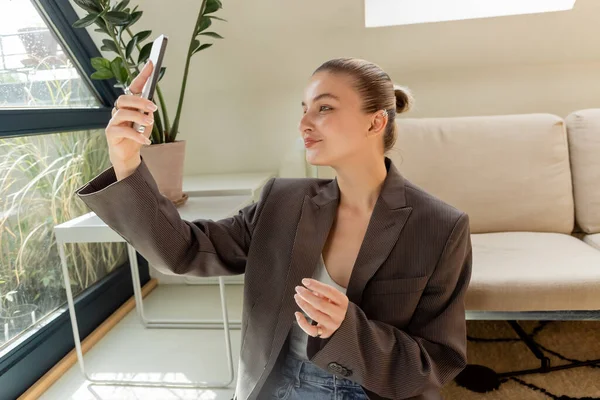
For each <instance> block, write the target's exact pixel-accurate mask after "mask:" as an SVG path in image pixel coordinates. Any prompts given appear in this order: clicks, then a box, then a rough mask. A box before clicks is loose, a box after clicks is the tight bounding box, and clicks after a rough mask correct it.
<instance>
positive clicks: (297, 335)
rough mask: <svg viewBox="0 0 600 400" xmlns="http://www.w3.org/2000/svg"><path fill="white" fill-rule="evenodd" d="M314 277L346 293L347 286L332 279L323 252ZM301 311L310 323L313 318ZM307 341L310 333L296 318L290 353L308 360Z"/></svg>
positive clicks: (292, 329) (290, 335)
mask: <svg viewBox="0 0 600 400" xmlns="http://www.w3.org/2000/svg"><path fill="white" fill-rule="evenodd" d="M312 278H313V279H315V280H317V281H319V282H323V283H326V284H328V285H331V286H333V287H334V288H336V289H337V290H339V291H340V292H342V293H344V294H346V288H345V287H343V286H340V285H338V284H337V283H336V282H335V281H334V280H333V279H331V276H330V275H329V273H328V272H327V268H325V261H324V260H323V255H322V254H321V258H320V260H319V264H318V265H317V268H316V270H315V273H314V274H313V276H312ZM300 312H302V314H304V316H305V317H306V319H307V320H308V322H309V323H311V322H312V319H310V317H309V316H308V315H306V313H304V312H303V311H302V310H300ZM307 342H308V334H307V333H306V332H304V331H303V330H302V328H300V325H298V322H297V321H296V319H295V318H294V321H293V323H292V328H291V329H290V332H289V343H290V345H289V352H290V354H292V355H293V356H294V357H296V358H299V359H302V360H307V359H308V357H307V355H306V344H307Z"/></svg>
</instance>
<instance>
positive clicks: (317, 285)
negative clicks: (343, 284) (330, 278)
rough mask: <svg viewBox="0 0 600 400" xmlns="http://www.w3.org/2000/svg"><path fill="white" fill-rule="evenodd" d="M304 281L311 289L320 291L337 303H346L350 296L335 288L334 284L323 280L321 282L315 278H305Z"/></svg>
mask: <svg viewBox="0 0 600 400" xmlns="http://www.w3.org/2000/svg"><path fill="white" fill-rule="evenodd" d="M302 283H303V284H304V285H305V286H306V287H307V288H309V289H310V290H312V291H314V292H316V293H319V294H321V295H323V296H325V297H329V298H330V299H331V300H332V301H333V302H334V303H335V304H339V305H346V304H347V302H348V298H347V297H346V295H344V294H343V293H342V292H340V291H339V290H337V289H336V288H334V287H333V286H330V285H327V284H325V283H323V282H319V281H317V280H315V279H311V278H304V279H302Z"/></svg>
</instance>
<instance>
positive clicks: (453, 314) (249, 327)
mask: <svg viewBox="0 0 600 400" xmlns="http://www.w3.org/2000/svg"><path fill="white" fill-rule="evenodd" d="M385 163H386V167H387V169H388V173H387V177H386V179H385V182H384V184H383V186H382V190H381V193H380V196H379V198H378V200H377V203H376V205H375V208H374V210H373V214H372V217H371V220H370V223H369V226H368V229H367V232H366V235H365V238H364V241H363V243H362V247H361V248H360V251H359V254H358V258H357V260H356V264H355V266H354V268H353V270H352V275H351V278H350V282H349V285H348V288H347V293H346V295H347V296H348V298H349V300H350V304H349V306H348V311H347V314H346V318H345V320H344V321H343V323H342V325H341V326H340V327H339V329H338V330H337V331H336V332H335V333H334V334H333V335H332V336H331V337H330V338H328V339H319V338H314V337H309V340H308V345H307V354H308V356H309V358H310V360H311V361H312V362H313V363H315V364H316V365H318V366H319V367H321V368H322V369H324V370H327V371H329V372H331V373H332V374H336V375H338V376H339V377H343V378H347V379H350V380H352V381H355V382H357V383H359V384H360V385H361V386H362V387H363V389H364V390H365V392H366V393H367V395H368V397H369V398H370V399H420V400H425V399H427V400H432V399H441V395H440V392H439V389H440V388H441V387H442V386H443V385H445V384H446V383H447V382H449V381H450V380H451V379H453V378H454V377H455V376H456V375H457V374H458V373H459V372H460V371H461V370H462V369H463V368H464V367H465V365H466V322H465V309H464V298H465V292H466V290H467V286H468V284H469V281H470V276H471V259H472V255H471V254H472V253H471V241H470V234H469V233H470V232H469V219H468V216H467V214H465V213H463V212H461V211H459V210H457V209H455V208H453V207H451V206H450V205H448V204H446V203H444V202H442V201H441V200H439V199H437V198H435V197H434V196H432V195H430V194H428V193H426V192H425V191H423V190H422V189H420V188H418V187H417V186H415V185H414V184H412V183H410V182H409V181H407V180H406V179H404V178H403V177H402V176H401V175H400V173H399V172H398V170H397V169H396V167H395V166H394V165H393V163H392V162H391V160H390V159H389V158H387V157H386V158H385ZM76 193H77V194H78V196H79V197H80V198H81V199H82V200H83V201H84V202H85V203H86V204H87V205H88V206H89V207H90V208H91V209H92V210H93V211H95V212H96V214H97V215H98V216H99V217H100V218H102V219H103V220H104V221H105V222H106V223H107V224H108V225H109V226H110V227H111V228H113V229H114V230H115V231H116V232H118V233H119V234H120V235H121V236H122V237H123V238H124V239H125V240H127V242H129V243H130V244H132V245H133V246H134V247H135V249H136V250H137V251H138V252H139V253H140V254H141V255H142V256H144V257H145V258H146V259H147V260H148V262H149V263H150V264H152V265H153V266H154V267H157V268H159V269H161V270H163V271H165V272H169V271H170V272H171V273H175V274H181V275H191V276H217V275H235V274H243V273H245V285H244V303H243V304H244V307H243V315H242V331H241V338H242V339H241V340H242V345H241V353H240V362H239V366H238V379H237V386H236V398H237V399H238V400H246V399H262V398H265V397H266V395H265V394H264V393H263V394H261V389H263V388H264V387H266V386H265V382H266V381H267V378H268V377H269V374H270V373H271V371H272V370H273V368H274V367H276V363H278V362H279V360H280V359H281V358H280V357H279V356H280V355H281V354H284V353H285V352H282V349H285V347H284V345H285V344H286V343H287V341H286V339H287V336H288V331H289V329H290V327H291V324H292V321H293V320H294V312H295V311H300V308H299V307H298V305H297V304H296V302H295V301H294V297H293V296H294V293H295V291H294V287H295V286H297V285H301V280H302V278H304V277H311V276H312V275H313V271H314V269H315V267H316V266H317V262H318V260H319V256H320V253H321V250H322V248H323V245H324V243H325V240H326V238H327V236H328V233H329V231H330V227H331V225H332V222H333V220H334V217H335V215H336V210H337V206H338V202H339V198H340V192H339V187H338V184H337V180H336V179H333V180H331V179H307V178H303V179H291V178H275V179H271V180H270V181H269V182H268V183H267V184H266V185H265V187H264V189H263V191H262V193H261V197H260V199H259V201H258V202H256V203H254V204H252V205H250V206H248V207H246V208H244V209H242V210H241V211H240V212H239V214H238V215H236V216H234V217H232V218H227V219H223V220H220V221H212V220H195V221H184V220H182V219H181V218H180V216H179V213H178V211H177V209H176V208H175V207H174V206H173V205H172V204H171V202H170V201H169V200H167V199H166V198H165V197H163V196H162V195H161V194H160V193H159V191H158V189H157V187H156V183H155V181H154V179H153V178H152V175H151V174H150V172H149V170H148V168H147V166H146V164H145V163H144V161H143V160H142V164H141V165H140V166H139V167H138V168H137V170H136V171H135V172H134V173H133V174H132V175H130V176H129V177H127V178H125V179H123V180H121V181H119V182H117V181H116V178H115V173H114V170H113V168H112V167H111V168H108V169H107V170H105V171H103V172H102V173H101V174H99V175H98V176H97V177H96V178H94V179H93V180H91V181H90V182H88V183H87V184H86V185H84V186H82V187H81V188H79V189H78V190H77V192H76ZM277 365H278V364H277Z"/></svg>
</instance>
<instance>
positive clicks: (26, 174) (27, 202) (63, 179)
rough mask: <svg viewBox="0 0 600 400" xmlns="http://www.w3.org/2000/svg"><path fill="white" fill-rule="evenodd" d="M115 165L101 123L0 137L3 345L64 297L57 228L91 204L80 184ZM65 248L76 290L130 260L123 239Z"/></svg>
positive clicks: (0, 347) (0, 342)
mask: <svg viewBox="0 0 600 400" xmlns="http://www.w3.org/2000/svg"><path fill="white" fill-rule="evenodd" d="M109 165H110V160H109V159H108V150H107V145H106V139H105V136H104V132H103V130H95V131H81V132H69V133H58V134H52V135H40V136H28V137H15V138H7V139H0V352H1V351H2V350H3V348H6V347H7V346H8V345H9V343H10V342H11V341H14V340H16V336H17V335H19V334H20V333H21V332H22V331H23V330H26V329H28V328H29V327H30V326H32V325H33V326H34V327H33V328H32V329H35V323H36V322H41V321H40V320H41V319H42V318H44V316H46V315H48V314H49V313H50V312H52V311H53V310H55V309H56V308H57V307H59V306H61V305H62V304H64V303H66V292H65V288H64V281H63V276H62V269H61V264H60V258H59V255H58V249H57V247H56V241H55V238H54V232H53V229H54V226H55V225H58V224H60V223H63V222H65V221H68V220H70V219H72V218H75V217H77V216H80V215H82V214H85V213H87V212H89V211H90V210H89V209H88V208H87V206H86V205H85V203H83V202H82V201H81V200H79V198H78V197H77V196H74V192H75V190H76V189H77V188H79V187H80V186H82V185H83V184H85V183H86V182H88V181H89V180H90V179H92V178H93V177H95V176H96V175H97V174H98V173H100V172H102V171H103V170H104V169H105V168H106V167H108V166H109ZM65 254H66V256H67V259H68V268H69V271H70V277H71V284H72V290H73V294H74V295H75V294H77V293H79V292H81V290H83V289H84V288H87V287H88V286H90V285H92V284H93V283H95V282H96V281H98V280H99V279H101V278H102V277H104V276H105V275H106V274H107V273H109V272H110V271H112V270H113V269H114V268H115V267H116V266H119V265H121V264H123V263H124V262H125V261H126V260H127V255H126V247H125V243H91V244H89V243H80V244H66V245H65Z"/></svg>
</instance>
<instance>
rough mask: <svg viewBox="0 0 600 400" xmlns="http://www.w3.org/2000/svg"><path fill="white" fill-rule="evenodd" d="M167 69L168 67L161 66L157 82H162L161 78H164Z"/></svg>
mask: <svg viewBox="0 0 600 400" xmlns="http://www.w3.org/2000/svg"><path fill="white" fill-rule="evenodd" d="M166 70H167V67H161V68H160V72H159V73H158V81H157V82H160V80H161V79H162V77H163V75H164V74H165V71H166Z"/></svg>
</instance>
